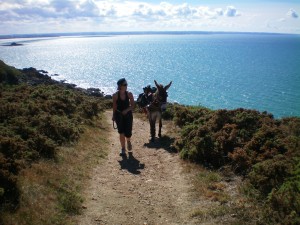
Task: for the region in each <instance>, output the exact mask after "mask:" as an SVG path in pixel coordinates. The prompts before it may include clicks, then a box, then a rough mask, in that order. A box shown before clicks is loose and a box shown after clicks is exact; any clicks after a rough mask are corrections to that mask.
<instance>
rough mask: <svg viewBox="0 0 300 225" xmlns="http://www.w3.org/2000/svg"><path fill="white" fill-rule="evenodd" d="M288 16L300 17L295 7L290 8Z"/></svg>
mask: <svg viewBox="0 0 300 225" xmlns="http://www.w3.org/2000/svg"><path fill="white" fill-rule="evenodd" d="M286 15H287V16H289V17H292V18H298V17H299V16H298V13H296V12H295V11H294V10H293V9H290V10H289V11H288V12H287V14H286Z"/></svg>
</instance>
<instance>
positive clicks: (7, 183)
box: [0, 61, 300, 224]
mask: <svg viewBox="0 0 300 225" xmlns="http://www.w3.org/2000/svg"><path fill="white" fill-rule="evenodd" d="M0 105H1V108H0V206H1V207H0V210H1V211H0V224H4V223H5V222H7V221H9V219H7V218H10V216H11V213H14V212H15V211H18V210H19V211H20V210H21V213H19V215H20V218H21V219H24V218H22V216H24V213H22V207H24V193H27V194H28V192H25V191H24V187H23V186H22V185H21V183H22V182H21V180H22V178H20V177H22V176H24V174H25V175H28V172H26V171H27V169H28V168H31V167H32V168H38V169H37V171H38V172H37V173H41V172H40V171H44V170H43V169H42V167H41V166H40V167H39V166H37V165H44V164H43V163H46V164H47V163H48V161H51V163H52V167H53V168H57V167H58V164H59V163H60V162H61V161H62V159H61V158H62V156H61V154H62V153H61V152H62V151H61V148H64V146H68V145H72V146H73V145H74V146H76V143H77V142H78V140H79V139H80V137H82V136H83V135H87V134H85V133H84V131H85V130H86V129H88V128H87V127H90V128H89V129H92V130H93V132H94V133H96V134H97V135H99V137H101V138H104V139H101V145H103V146H105V145H106V144H107V141H106V139H105V129H106V128H105V126H104V125H103V121H102V119H101V118H102V112H103V111H104V110H105V109H107V108H110V107H111V100H109V99H106V98H105V96H104V95H103V93H102V92H101V90H99V89H89V90H85V89H81V88H77V87H76V85H73V84H67V83H65V82H59V81H55V80H53V79H51V77H50V76H49V75H47V73H46V72H45V71H38V70H36V69H34V68H27V69H22V70H19V69H16V68H13V67H11V66H8V65H6V64H5V63H4V62H2V61H0ZM163 117H164V118H165V119H168V120H170V121H172V123H174V124H175V126H176V127H177V128H178V130H179V131H178V134H177V138H176V140H175V141H174V143H172V144H174V147H175V148H176V149H177V151H178V152H179V154H180V156H181V158H182V159H184V160H187V161H191V162H193V163H195V164H200V165H203V166H204V167H205V168H207V169H208V170H209V171H221V173H224V174H225V173H229V172H228V171H230V173H231V174H232V173H233V174H235V176H239V177H242V178H243V179H244V181H245V182H244V185H243V186H242V187H241V192H242V194H244V195H245V196H246V197H245V200H244V201H245V202H244V204H243V205H242V206H239V207H237V208H236V210H237V212H236V213H235V217H240V218H241V221H242V219H245V218H248V219H250V218H249V217H246V214H247V212H249V213H250V211H251V215H252V216H253V217H257V218H258V219H257V220H256V222H257V224H276V223H279V224H298V223H299V222H300V194H299V193H300V161H299V159H300V150H299V148H300V147H299V146H300V119H299V118H297V117H293V118H282V119H274V118H273V116H272V114H270V113H267V112H258V111H255V110H246V109H236V110H225V109H224V110H210V109H207V108H203V107H192V106H182V105H172V104H170V105H169V107H168V109H167V111H166V112H165V113H164V114H163ZM99 124H100V125H99ZM98 132H100V133H98ZM88 135H90V136H92V133H91V132H90V133H88ZM99 137H98V136H97V137H93V138H94V139H95V140H96V139H98V138H99ZM84 138H85V139H86V143H85V144H87V142H89V140H90V139H91V138H92V137H89V136H84ZM105 143H106V144H105ZM71 149H72V150H68V151H65V153H64V154H66V155H65V158H66V159H65V161H66V163H69V161H71V160H70V158H71V157H74V158H80V154H79V153H78V155H77V153H76V152H74V149H73V148H71ZM100 152H102V150H101V151H100ZM99 154H100V153H99ZM101 154H102V153H101ZM103 154H104V153H103ZM84 157H85V158H84V159H85V160H87V158H92V157H91V156H88V155H85V156H84ZM101 157H103V156H101ZM77 160H78V159H77ZM80 160H82V159H81V158H80ZM89 160H91V159H89ZM79 162H80V161H76V163H74V164H79ZM85 162H87V161H85ZM52 167H51V168H52ZM52 170H53V169H52ZM69 170H71V169H69ZM66 171H67V170H66ZM66 171H63V172H62V175H61V176H58V175H57V176H58V177H60V178H58V177H55V176H56V175H55V176H54V175H52V176H54V177H52V178H51V179H52V180H51V179H50V175H49V174H50V173H49V171H46V172H45V171H44V173H45V175H44V176H45V177H43V179H45V183H46V184H47V185H48V186H50V187H51V188H52V189H51V190H50V191H49V190H48V192H49V193H52V192H55V194H53V193H52V194H49V196H50V197H48V198H50V200H51V201H58V202H59V207H58V211H59V213H58V214H57V215H58V216H57V217H53V218H52V219H51V222H52V224H59V223H61V222H62V221H63V220H64V219H66V218H67V217H69V216H71V215H73V214H78V213H80V210H81V199H80V198H79V197H78V196H77V194H76V193H77V192H76V191H75V189H76V185H71V184H72V182H73V181H72V182H69V181H68V182H69V183H68V182H67V181H66V180H68V179H69V178H68V179H66V175H65V174H64V172H66ZM77 173H78V174H79V175H78V174H77V175H76V176H78V177H77V178H76V179H78V180H80V178H79V177H80V176H81V175H80V174H81V173H82V171H80V170H79V171H77ZM29 174H30V173H29ZM47 174H48V175H47ZM71 176H75V175H74V174H72V175H71ZM29 177H30V176H29ZM30 178H31V179H32V180H34V179H38V178H35V177H34V176H32V177H30ZM72 178H73V180H74V177H72ZM70 179H71V178H70ZM76 179H75V180H76ZM201 179H202V178H201ZM222 179H224V180H225V181H226V182H230V179H231V178H228V177H227V178H226V176H225V177H224V178H222ZM55 180H56V181H55ZM207 188H208V189H209V190H210V192H209V193H210V194H211V193H213V194H212V196H216V195H217V194H218V192H220V190H219V189H220V187H215V186H214V187H212V186H208V187H207ZM218 196H219V197H218V198H221V197H220V195H218ZM27 198H30V194H28V196H27ZM42 198H44V196H41V199H42ZM53 199H54V200H53ZM220 202H222V204H229V203H228V201H227V200H226V199H225V200H224V198H222V200H221V201H220ZM75 203H76V204H75ZM22 205H23V206H22ZM229 205H230V204H229ZM229 205H228V207H235V206H229ZM251 205H252V206H251ZM253 205H256V206H255V207H254V206H253ZM250 206H251V207H250ZM36 207H37V206H36ZM43 207H44V206H43ZM54 208H55V207H54ZM56 208H57V207H56ZM247 210H248V211H247ZM196 214H197V213H195V214H193V216H195V217H196V216H197V215H198V216H199V214H200V213H198V214H197V215H196ZM7 215H9V216H7ZM249 215H250V214H249ZM1 216H2V217H3V218H4V219H3V220H2V219H1ZM34 216H36V218H35V217H34ZM33 217H34V218H33ZM5 218H6V219H5ZM21 219H20V220H21ZM39 219H40V218H38V215H28V214H26V220H24V221H25V222H24V224H32V221H35V224H39V223H41V221H44V220H43V219H40V220H39ZM44 219H45V218H44ZM26 221H27V222H26ZM55 221H56V222H55ZM57 221H58V222H57ZM250 222H251V221H250ZM12 224H13V223H12ZM15 224H17V223H15Z"/></svg>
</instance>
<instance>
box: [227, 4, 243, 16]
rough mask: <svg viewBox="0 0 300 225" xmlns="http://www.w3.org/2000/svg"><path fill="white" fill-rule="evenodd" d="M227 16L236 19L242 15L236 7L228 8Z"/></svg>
mask: <svg viewBox="0 0 300 225" xmlns="http://www.w3.org/2000/svg"><path fill="white" fill-rule="evenodd" d="M225 15H226V16H229V17H235V16H240V13H239V12H238V11H237V9H236V8H235V7H234V6H227V9H226V11H225Z"/></svg>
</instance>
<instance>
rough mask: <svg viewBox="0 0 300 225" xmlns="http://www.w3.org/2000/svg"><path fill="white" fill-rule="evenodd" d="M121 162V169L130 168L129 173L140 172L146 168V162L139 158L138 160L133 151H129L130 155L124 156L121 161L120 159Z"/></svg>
mask: <svg viewBox="0 0 300 225" xmlns="http://www.w3.org/2000/svg"><path fill="white" fill-rule="evenodd" d="M118 162H119V163H120V166H121V169H122V170H124V169H125V170H128V172H129V173H132V174H140V173H141V171H139V170H142V169H144V168H145V164H143V163H140V161H139V160H137V159H136V158H134V156H133V154H132V152H129V153H128V157H127V155H125V156H123V157H122V160H121V161H118Z"/></svg>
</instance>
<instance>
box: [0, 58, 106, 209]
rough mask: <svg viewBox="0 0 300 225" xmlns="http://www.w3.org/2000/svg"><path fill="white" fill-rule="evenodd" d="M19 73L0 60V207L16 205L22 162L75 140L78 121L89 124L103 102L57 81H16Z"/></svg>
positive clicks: (44, 155) (49, 155) (79, 129)
mask: <svg viewBox="0 0 300 225" xmlns="http://www.w3.org/2000/svg"><path fill="white" fill-rule="evenodd" d="M29 71H30V73H33V72H34V71H35V70H32V69H31V70H29ZM39 76H40V75H39ZM24 77H26V74H22V73H21V72H20V71H19V70H17V69H15V68H13V67H9V66H7V65H5V64H4V63H3V62H2V61H0V96H1V98H0V105H1V107H0V207H2V208H8V206H9V207H10V208H11V207H16V205H17V202H18V196H19V191H18V187H17V175H18V173H19V171H20V170H21V169H22V168H23V167H24V166H26V165H28V164H30V163H32V162H33V161H36V160H39V159H41V158H49V159H52V158H55V156H56V152H57V147H58V146H60V145H62V144H66V143H72V142H75V141H77V140H78V138H79V136H80V134H81V133H82V132H83V125H84V124H91V121H92V120H93V119H94V118H95V117H97V115H98V114H99V113H100V112H101V111H102V110H104V107H105V106H104V104H102V103H101V99H99V98H95V97H90V96H87V95H85V94H84V93H83V92H82V91H80V90H76V89H67V88H66V87H64V86H62V85H59V84H51V85H45V84H38V85H35V86H30V85H27V84H25V83H20V84H18V83H19V81H18V79H19V78H20V79H21V78H22V79H24ZM22 79H21V80H22Z"/></svg>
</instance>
